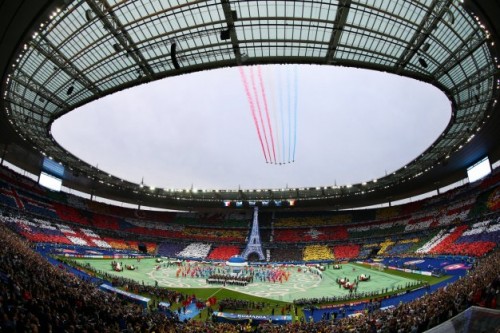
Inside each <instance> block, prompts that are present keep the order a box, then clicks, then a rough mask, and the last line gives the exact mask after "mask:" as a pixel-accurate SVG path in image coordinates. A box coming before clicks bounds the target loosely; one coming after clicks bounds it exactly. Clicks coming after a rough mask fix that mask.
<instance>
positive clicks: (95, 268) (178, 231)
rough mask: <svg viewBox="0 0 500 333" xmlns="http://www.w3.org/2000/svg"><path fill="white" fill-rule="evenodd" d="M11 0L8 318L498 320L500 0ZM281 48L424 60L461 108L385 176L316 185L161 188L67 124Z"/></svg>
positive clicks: (126, 324) (414, 62)
mask: <svg viewBox="0 0 500 333" xmlns="http://www.w3.org/2000/svg"><path fill="white" fill-rule="evenodd" d="M0 8H1V10H0V16H1V20H0V21H1V22H2V23H1V28H0V31H1V36H2V37H1V39H0V43H1V45H2V47H1V52H0V68H1V69H2V74H1V78H2V87H1V94H2V100H1V104H2V105H1V106H2V110H1V112H0V143H1V144H2V147H1V152H0V154H1V164H2V167H1V169H0V170H1V172H0V211H1V217H0V219H1V221H2V223H1V224H0V226H1V227H0V230H1V233H2V235H1V237H0V242H1V243H2V245H1V246H0V253H1V259H0V278H1V280H2V284H1V285H0V291H1V293H0V299H1V302H0V311H1V312H2V316H1V318H2V319H1V320H0V325H1V326H0V327H1V328H2V331H5V332H24V331H31V332H55V331H57V332H66V331H67V332H89V331H91V332H119V331H122V332H135V331H138V332H183V331H186V332H241V331H259V332H421V331H422V332H423V331H426V330H429V329H430V330H434V331H442V332H451V331H454V330H457V331H470V332H475V331H488V330H495V329H497V328H498V327H500V314H499V311H498V310H497V308H498V305H497V301H498V295H499V293H498V290H499V288H500V278H499V277H500V271H499V269H500V268H499V267H500V253H499V252H498V249H497V248H498V244H499V240H500V216H499V214H498V211H499V207H500V187H499V182H500V173H499V171H498V165H499V160H500V140H498V138H499V135H498V133H500V110H499V108H500V106H498V104H497V99H498V94H499V92H500V75H499V68H500V64H499V63H498V45H499V42H500V40H499V36H500V33H499V28H500V26H499V24H500V23H498V19H496V18H498V17H500V5H499V4H498V3H496V2H494V1H472V0H470V1H467V0H465V1H452V0H433V1H432V0H428V1H355V0H340V1H326V2H319V1H303V2H299V1H229V0H221V1H186V2H182V1H175V2H174V1H155V2H150V1H143V0H133V1H106V0H103V1H101V0H86V1H71V0H60V1H50V0H42V1H40V0H38V1H35V0H24V1H4V2H2V3H1V4H0ZM268 64H314V65H325V66H342V67H347V68H361V69H368V70H375V71H379V72H385V73H390V74H394V75H398V76H402V77H406V78H410V79H415V80H418V81H421V82H424V83H426V84H429V85H432V86H434V87H435V88H437V89H439V90H440V91H441V92H443V93H444V94H445V95H446V97H447V98H448V100H449V102H450V105H451V114H450V120H449V123H448V124H447V126H446V128H445V129H444V131H443V132H442V133H441V134H440V135H439V137H438V138H437V139H436V140H435V141H434V142H433V143H432V144H431V145H430V146H429V147H428V148H427V149H426V150H425V151H424V152H422V153H421V154H419V155H418V156H414V158H413V159H412V160H411V161H410V162H409V163H407V164H405V165H403V166H402V167H401V168H399V169H397V170H395V171H393V172H391V173H388V174H386V175H385V176H383V177H380V178H378V179H372V180H366V181H364V182H361V183H357V184H339V185H337V184H310V186H307V187H300V188H272V187H269V188H259V189H253V188H248V189H246V188H238V189H222V188H219V189H213V190H198V189H194V188H193V187H191V188H188V189H177V190H166V189H162V188H155V187H152V186H147V185H146V184H144V183H143V182H140V183H138V182H137V183H136V182H132V181H128V180H126V179H122V178H121V177H118V176H116V175H113V174H109V173H108V172H105V171H103V170H100V169H99V168H98V167H96V166H93V165H91V164H90V163H88V162H87V161H84V160H81V159H80V158H79V157H77V156H76V155H75V154H73V153H72V152H71V151H68V150H67V149H65V148H64V147H63V146H62V145H61V144H60V143H58V142H57V141H56V139H55V138H54V136H53V135H52V125H53V124H54V122H55V121H56V120H57V119H58V118H60V117H61V116H63V115H65V114H68V113H70V112H72V111H74V110H75V109H77V108H79V107H81V106H84V105H88V104H89V103H93V102H95V101H97V100H98V99H101V98H103V97H106V96H108V95H111V94H113V93H117V92H120V91H123V90H125V89H128V88H130V90H133V89H135V88H134V87H137V86H141V85H144V84H147V83H150V82H154V81H158V80H160V79H165V80H169V79H171V78H174V77H177V76H180V75H183V74H188V75H191V74H193V73H197V72H201V71H204V70H208V69H220V68H225V67H235V68H240V69H241V71H243V70H247V69H250V70H251V69H252V68H259V67H258V66H260V65H268ZM242 77H244V75H243V74H242ZM264 133H265V131H264ZM261 144H262V141H261ZM263 150H264V146H263ZM265 154H266V152H264V155H265ZM267 156H269V157H270V156H271V150H269V148H268V151H267ZM266 162H267V158H266ZM275 162H276V161H275ZM481 167H483V170H482V173H480V174H479V175H475V171H477V170H478V169H481ZM484 169H486V170H484ZM229 171H230V170H229ZM46 181H47V182H46ZM61 189H62V190H63V191H61ZM72 193H74V194H72ZM428 193H432V196H426V197H425V198H423V197H424V196H425V194H428ZM77 194H81V195H77ZM416 197H418V198H419V199H413V200H411V199H410V198H416ZM96 198H103V199H107V200H110V202H118V203H126V204H128V205H129V206H127V207H131V208H126V207H124V206H120V205H114V204H110V203H105V202H103V201H99V200H97V199H96ZM405 200H406V202H405V203H399V204H396V203H397V202H401V201H405ZM146 207H147V208H154V209H155V210H151V209H146ZM367 207H368V208H367ZM370 207H371V208H370ZM374 207H375V208H374ZM167 210H168V211H167Z"/></svg>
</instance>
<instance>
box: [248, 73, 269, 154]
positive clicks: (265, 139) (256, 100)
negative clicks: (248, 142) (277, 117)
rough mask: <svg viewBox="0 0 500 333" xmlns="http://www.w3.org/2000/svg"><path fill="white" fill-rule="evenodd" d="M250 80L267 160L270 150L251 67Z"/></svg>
mask: <svg viewBox="0 0 500 333" xmlns="http://www.w3.org/2000/svg"><path fill="white" fill-rule="evenodd" d="M250 80H251V81H252V88H253V93H254V96H255V102H256V104H257V111H259V119H260V123H261V125H262V132H263V133H264V141H265V142H266V148H267V153H268V155H269V160H271V150H269V142H268V141H267V133H266V127H265V126H264V119H263V117H262V110H261V108H260V103H259V93H258V92H257V87H256V85H255V76H254V70H253V67H250Z"/></svg>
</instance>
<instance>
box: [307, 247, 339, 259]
mask: <svg viewBox="0 0 500 333" xmlns="http://www.w3.org/2000/svg"><path fill="white" fill-rule="evenodd" d="M302 259H303V260H304V261H315V260H333V259H334V256H333V253H332V251H331V250H330V248H329V247H328V246H326V245H309V246H306V247H305V248H304V254H303V258H302Z"/></svg>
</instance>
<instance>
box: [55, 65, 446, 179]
mask: <svg viewBox="0 0 500 333" xmlns="http://www.w3.org/2000/svg"><path fill="white" fill-rule="evenodd" d="M242 70H243V75H242V73H241V72H240V69H239V68H223V69H217V70H210V71H204V72H199V73H194V74H186V75H182V76H177V77H172V78H167V79H164V80H160V81H156V82H152V83H148V84H143V85H141V86H138V87H134V88H130V89H127V90H124V91H121V92H118V93H115V94H113V95H110V96H106V97H104V98H101V99H100V100H97V101H94V102H92V103H89V104H87V105H84V106H83V107H80V108H78V109H76V110H74V111H72V112H70V113H68V114H66V115H64V116H62V117H61V118H59V119H58V120H56V121H55V122H54V124H53V126H52V134H53V136H54V138H55V139H56V140H57V142H58V143H59V144H60V145H61V146H63V147H64V148H66V149H67V150H69V151H70V152H72V153H73V154H74V155H76V156H78V157H79V158H80V159H82V160H84V161H86V162H88V163H90V164H91V165H94V166H96V165H97V166H98V167H99V168H100V169H101V170H104V171H105V172H108V173H110V174H113V175H115V176H117V177H120V178H123V179H126V180H129V181H132V182H135V183H141V181H142V180H143V182H144V184H145V185H146V186H152V187H155V188H167V189H168V188H171V189H189V188H193V189H238V188H241V189H259V188H272V189H279V188H301V187H317V186H333V185H348V184H354V183H361V182H364V181H370V180H373V179H378V178H381V177H383V176H384V175H385V174H386V173H391V172H393V171H395V170H397V169H399V168H400V167H402V166H404V165H405V164H407V163H409V162H410V161H412V160H413V159H414V158H415V157H417V156H418V155H419V154H421V153H422V152H423V151H424V150H425V149H427V148H428V147H429V146H430V145H431V144H432V143H433V142H434V141H435V140H436V139H437V138H438V136H439V135H440V134H441V132H442V131H443V130H444V129H445V127H446V125H447V124H448V122H449V120H450V114H451V104H450V102H449V101H448V99H447V98H446V96H445V95H444V94H443V93H442V92H441V91H440V90H438V89H437V88H435V87H433V86H431V85H429V84H426V83H422V82H419V81H416V80H413V79H409V78H404V77H401V76H397V75H393V74H387V73H381V72H376V71H369V70H361V69H354V68H345V67H332V66H317V65H295V66H294V65H268V66H267V65H266V66H260V67H258V66H253V67H252V68H250V67H249V66H246V67H245V68H242ZM259 73H260V78H261V80H259V75H258V74H259ZM252 79H253V80H252ZM245 80H246V83H247V88H248V89H245V84H244V82H245ZM249 96H250V99H249ZM266 105H267V107H266ZM252 106H253V107H252ZM271 132H272V134H271ZM259 134H260V136H259ZM259 138H260V139H259ZM266 143H267V144H266ZM273 143H274V145H273ZM266 159H267V161H268V162H276V163H266ZM280 162H281V163H282V164H280ZM288 162H290V163H288Z"/></svg>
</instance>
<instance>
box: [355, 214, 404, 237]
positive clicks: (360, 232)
mask: <svg viewBox="0 0 500 333" xmlns="http://www.w3.org/2000/svg"><path fill="white" fill-rule="evenodd" d="M406 224H407V219H406V218H394V219H391V220H389V221H384V222H380V221H378V222H371V223H363V224H355V225H353V226H349V227H348V229H347V230H348V232H349V238H373V237H385V236H392V235H395V234H400V233H403V232H404V230H405V226H406Z"/></svg>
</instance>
